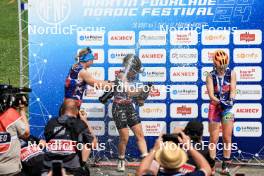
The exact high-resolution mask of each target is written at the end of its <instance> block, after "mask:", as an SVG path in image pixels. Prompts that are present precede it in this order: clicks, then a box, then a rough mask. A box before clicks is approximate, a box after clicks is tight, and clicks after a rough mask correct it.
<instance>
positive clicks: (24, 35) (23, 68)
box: [17, 0, 29, 87]
mask: <svg viewBox="0 0 264 176" xmlns="http://www.w3.org/2000/svg"><path fill="white" fill-rule="evenodd" d="M22 5H25V4H24V3H21V0H17V9H18V27H19V62H20V64H19V86H20V87H24V86H27V85H28V83H29V82H28V80H29V79H28V65H29V64H28V30H27V29H28V22H27V20H25V15H26V13H27V11H26V10H23V9H22V7H21V6H22ZM23 17H24V18H23Z"/></svg>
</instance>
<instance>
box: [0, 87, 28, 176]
mask: <svg viewBox="0 0 264 176" xmlns="http://www.w3.org/2000/svg"><path fill="white" fill-rule="evenodd" d="M18 89H19V88H12V86H9V85H0V171H1V172H0V175H8V176H16V175H20V172H21V168H22V166H21V161H20V142H19V137H20V138H27V137H28V136H29V124H28V120H27V117H26V106H27V98H26V95H23V94H19V92H18Z"/></svg>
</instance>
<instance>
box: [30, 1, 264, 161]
mask: <svg viewBox="0 0 264 176" xmlns="http://www.w3.org/2000/svg"><path fill="white" fill-rule="evenodd" d="M28 7H29V26H28V32H29V76H30V82H29V85H30V87H31V88H32V90H33V91H32V93H31V95H30V125H31V132H32V133H33V134H34V135H37V136H43V129H44V126H45V124H46V123H47V121H48V120H49V119H50V118H51V117H53V116H57V115H58V111H59V107H60V104H61V103H62V101H63V96H64V81H65V78H66V75H67V73H68V71H69V69H70V67H71V65H72V64H74V63H75V62H76V61H75V56H76V54H77V51H78V49H81V48H85V47H87V46H89V47H91V48H92V50H93V52H94V55H95V61H94V64H93V66H92V67H91V68H89V72H90V73H91V74H92V75H93V76H94V77H95V78H96V79H101V80H103V79H105V80H114V77H115V74H116V73H117V72H118V70H119V69H120V68H121V62H122V57H124V56H125V55H126V54H128V53H136V54H137V55H139V57H140V58H141V61H142V63H143V66H144V72H143V73H142V74H141V75H140V76H139V80H140V81H141V82H152V83H154V89H153V90H152V91H151V93H150V96H149V98H148V99H147V101H146V103H145V105H144V106H143V107H140V108H137V111H138V113H139V116H140V118H141V120H142V126H143V131H144V134H145V136H146V140H147V144H148V147H149V148H150V147H152V145H153V143H154V141H155V139H156V137H157V136H158V135H159V134H160V133H161V132H167V133H169V132H171V131H173V129H174V128H175V127H183V126H184V125H185V124H186V123H187V122H188V121H190V120H193V119H198V120H200V121H202V122H203V124H204V136H205V140H208V136H209V133H208V122H207V121H208V120H207V119H208V118H207V116H208V103H209V98H208V92H207V90H206V86H205V78H206V75H207V73H208V72H209V71H211V70H212V56H213V53H214V51H215V50H216V49H223V50H225V51H226V52H227V53H228V54H229V57H230V68H232V69H234V70H235V72H236V75H237V81H238V82H237V96H236V104H235V106H234V111H235V124H234V135H233V136H234V137H233V142H234V144H233V154H234V155H236V156H240V157H252V156H255V157H263V156H264V154H263V152H262V149H263V147H264V137H263V135H262V124H263V122H264V119H263V118H262V116H263V109H262V106H263V101H262V100H263V98H262V86H263V83H264V82H263V79H262V77H263V72H262V66H263V62H262V49H263V42H262V31H263V30H264V26H263V19H264V14H263V9H262V8H263V7H264V1H261V0H56V1H54V0H45V1H43V0H29V5H28ZM102 93H103V92H102V91H96V90H94V89H93V88H92V87H87V91H86V92H85V95H84V103H83V105H82V107H83V108H84V109H85V110H86V112H87V113H88V116H89V120H90V123H91V126H92V128H93V129H94V131H95V133H96V134H97V136H98V137H99V140H100V142H101V143H103V144H104V146H105V147H104V150H103V151H100V152H99V153H100V154H105V155H106V156H109V155H112V156H113V157H114V156H115V154H116V151H117V148H116V143H117V140H118V133H117V130H116V127H115V124H114V122H113V120H112V115H111V103H109V104H107V105H103V104H101V103H99V101H98V97H99V96H100V95H101V94H102ZM132 135H133V134H132V133H131V136H132ZM134 144H135V139H134V137H131V139H130V142H129V144H128V150H127V153H129V154H130V155H133V156H138V154H139V152H138V149H137V147H136V146H135V145H134ZM221 153H222V152H221V151H219V155H221Z"/></svg>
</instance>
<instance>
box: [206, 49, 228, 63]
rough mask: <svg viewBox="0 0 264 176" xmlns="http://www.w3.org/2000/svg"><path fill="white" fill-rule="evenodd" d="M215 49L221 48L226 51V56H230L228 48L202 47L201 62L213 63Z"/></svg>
mask: <svg viewBox="0 0 264 176" xmlns="http://www.w3.org/2000/svg"><path fill="white" fill-rule="evenodd" d="M216 50H223V51H224V52H225V53H227V55H228V56H230V53H229V49H228V48H210V49H209V48H204V49H202V62H203V63H206V64H207V63H210V64H212V63H213V58H214V53H215V51H216Z"/></svg>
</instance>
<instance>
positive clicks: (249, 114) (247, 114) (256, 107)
mask: <svg viewBox="0 0 264 176" xmlns="http://www.w3.org/2000/svg"><path fill="white" fill-rule="evenodd" d="M233 108H234V112H235V117H236V118H261V116H262V105H261V104H260V103H235V105H234V107H233Z"/></svg>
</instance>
